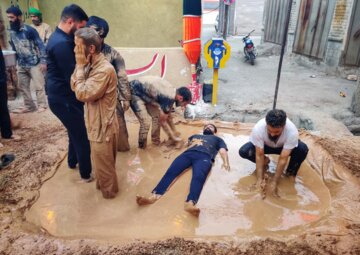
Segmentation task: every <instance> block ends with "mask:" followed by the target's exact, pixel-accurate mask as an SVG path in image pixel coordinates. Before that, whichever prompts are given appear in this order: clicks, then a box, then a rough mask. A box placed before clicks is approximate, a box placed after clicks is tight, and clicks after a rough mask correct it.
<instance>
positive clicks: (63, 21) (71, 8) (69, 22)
mask: <svg viewBox="0 0 360 255" xmlns="http://www.w3.org/2000/svg"><path fill="white" fill-rule="evenodd" d="M88 19H89V18H88V16H87V14H86V13H85V11H84V10H83V9H81V7H80V6H78V5H76V4H70V5H67V6H65V8H64V10H63V11H62V13H61V17H60V24H59V28H61V29H62V30H63V31H64V32H65V33H67V34H70V35H73V34H74V33H75V31H76V30H78V29H79V28H82V27H85V25H86V21H87V20H88Z"/></svg>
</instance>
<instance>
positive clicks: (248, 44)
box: [242, 29, 257, 65]
mask: <svg viewBox="0 0 360 255" xmlns="http://www.w3.org/2000/svg"><path fill="white" fill-rule="evenodd" d="M254 31H255V29H254V30H253V31H251V32H250V33H248V34H247V35H246V36H245V37H243V39H242V40H243V42H244V43H245V46H244V55H245V58H246V61H248V60H250V64H251V65H254V64H255V59H256V55H257V52H256V48H255V46H254V43H253V41H252V40H251V39H250V34H251V33H252V32H254Z"/></svg>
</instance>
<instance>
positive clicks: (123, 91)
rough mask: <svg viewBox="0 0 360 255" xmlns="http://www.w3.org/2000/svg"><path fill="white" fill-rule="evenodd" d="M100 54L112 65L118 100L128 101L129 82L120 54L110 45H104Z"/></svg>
mask: <svg viewBox="0 0 360 255" xmlns="http://www.w3.org/2000/svg"><path fill="white" fill-rule="evenodd" d="M101 52H102V53H103V54H104V56H105V58H106V59H107V60H108V61H109V62H110V64H112V65H113V67H114V68H115V72H116V75H117V78H118V84H117V87H118V99H119V100H120V101H130V100H131V93H130V87H129V81H128V77H127V74H126V70H125V61H124V59H123V57H122V56H121V55H120V53H119V52H118V51H117V50H115V49H114V48H113V47H111V46H110V45H107V44H104V45H103V48H102V49H101Z"/></svg>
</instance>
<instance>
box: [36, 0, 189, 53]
mask: <svg viewBox="0 0 360 255" xmlns="http://www.w3.org/2000/svg"><path fill="white" fill-rule="evenodd" d="M73 2H74V1H72V0H62V1H49V0H46V1H42V0H40V8H41V9H42V10H43V12H44V20H46V21H47V22H48V23H49V24H50V25H51V26H55V25H56V24H57V23H58V21H59V17H60V13H61V10H62V9H63V8H64V6H65V5H67V4H70V3H73ZM76 4H78V5H80V6H81V7H82V8H83V9H84V10H85V11H86V13H87V14H88V15H89V16H91V15H96V16H100V17H103V18H105V19H106V20H107V21H108V22H109V25H110V33H109V35H108V38H107V42H108V43H109V44H111V45H112V46H116V47H176V46H179V43H178V40H181V39H182V1H179V0H151V1H149V0H137V1H119V0H106V1H104V0H103V1H101V0H78V1H76ZM44 10H46V11H44Z"/></svg>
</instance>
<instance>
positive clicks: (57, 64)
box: [46, 28, 76, 100]
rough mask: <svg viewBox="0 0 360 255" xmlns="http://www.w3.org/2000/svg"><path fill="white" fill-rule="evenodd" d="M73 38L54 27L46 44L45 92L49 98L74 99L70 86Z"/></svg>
mask: <svg viewBox="0 0 360 255" xmlns="http://www.w3.org/2000/svg"><path fill="white" fill-rule="evenodd" d="M74 47H75V43H74V38H73V37H72V36H70V35H68V34H66V33H65V32H64V31H62V30H61V29H59V28H56V30H55V31H54V33H53V34H52V35H51V37H50V39H49V42H48V44H47V46H46V51H47V64H48V73H47V82H46V86H47V92H48V98H49V100H56V99H58V100H59V99H62V98H64V97H65V98H67V99H72V100H76V98H75V93H74V92H73V91H72V90H71V88H70V77H71V74H72V73H73V71H74V69H75V54H74Z"/></svg>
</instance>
